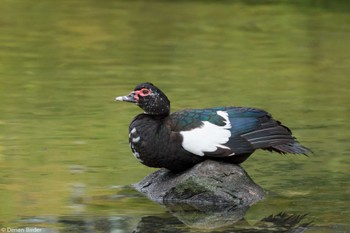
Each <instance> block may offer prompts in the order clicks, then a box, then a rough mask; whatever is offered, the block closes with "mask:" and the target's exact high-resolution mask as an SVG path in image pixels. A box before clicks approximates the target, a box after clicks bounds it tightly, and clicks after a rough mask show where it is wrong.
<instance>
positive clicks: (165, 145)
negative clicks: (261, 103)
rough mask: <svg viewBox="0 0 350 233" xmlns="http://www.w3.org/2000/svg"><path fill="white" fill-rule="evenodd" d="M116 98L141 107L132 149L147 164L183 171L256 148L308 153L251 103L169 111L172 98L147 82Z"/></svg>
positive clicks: (235, 159) (238, 159) (238, 158)
mask: <svg viewBox="0 0 350 233" xmlns="http://www.w3.org/2000/svg"><path fill="white" fill-rule="evenodd" d="M115 100H116V101H122V102H128V103H133V104H136V105H137V106H139V107H140V108H141V109H142V110H143V111H144V112H143V113H141V114H139V115H137V116H136V117H135V118H134V119H133V120H132V121H131V123H130V126H129V143H130V148H131V151H132V153H133V155H134V156H135V157H136V159H138V160H139V161H140V162H141V163H142V164H144V165H146V166H148V167H155V168H166V169H168V170H170V171H174V172H181V171H184V170H186V169H189V168H191V167H193V166H194V165H195V164H197V163H200V162H203V161H204V160H208V159H209V160H217V161H222V162H225V163H233V164H241V163H242V162H244V161H245V160H246V159H247V158H248V157H249V156H250V155H251V154H252V153H253V152H254V151H255V150H257V149H262V150H267V151H270V152H278V153H280V154H286V153H291V154H303V155H306V156H307V155H308V154H309V152H310V150H309V149H308V148H307V147H305V146H303V145H301V144H300V143H299V142H298V141H297V139H296V138H295V137H294V136H293V135H292V132H291V130H290V129H289V128H288V127H287V126H285V125H283V124H282V123H281V122H280V121H278V120H275V119H274V118H272V116H271V114H269V113H268V112H266V111H264V110H261V109H257V108H249V107H236V106H231V107H213V108H204V109H185V110H181V111H177V112H173V113H170V101H169V99H168V97H167V96H166V95H165V94H164V92H163V91H161V90H160V89H159V88H158V87H156V86H155V85H153V84H152V83H150V82H145V83H141V84H139V85H137V86H136V87H135V88H134V90H133V91H131V92H130V94H128V95H126V96H118V97H116V98H115Z"/></svg>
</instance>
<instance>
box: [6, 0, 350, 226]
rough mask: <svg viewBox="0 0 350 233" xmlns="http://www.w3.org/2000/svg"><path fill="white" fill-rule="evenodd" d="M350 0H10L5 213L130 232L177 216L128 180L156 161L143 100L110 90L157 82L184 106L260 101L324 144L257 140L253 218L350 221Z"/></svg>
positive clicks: (26, 220)
mask: <svg viewBox="0 0 350 233" xmlns="http://www.w3.org/2000/svg"><path fill="white" fill-rule="evenodd" d="M349 10H350V8H349V4H348V3H346V1H322V0H320V1H97V0H95V1H94V0H87V1H78V0H72V1H54V0H46V1H44V0H36V1H20V0H13V1H6V0H3V1H0V226H1V227H7V228H14V229H15V228H18V227H25V226H29V227H41V228H40V229H47V230H50V229H53V230H62V231H68V230H69V228H70V227H72V229H74V230H75V231H78V230H79V229H80V230H81V229H82V231H84V230H86V228H84V227H82V225H84V224H85V225H84V226H85V227H87V228H88V229H95V230H96V229H97V230H100V231H101V232H102V231H104V230H103V229H104V228H103V227H102V228H98V227H97V226H98V222H102V223H101V225H103V226H105V225H108V224H109V225H111V224H112V225H113V227H110V228H108V229H109V230H110V229H114V230H115V232H116V231H118V230H119V231H118V232H131V231H132V230H133V229H135V228H136V226H137V225H138V223H139V222H140V219H141V218H142V217H147V216H156V217H157V216H161V217H164V216H169V218H172V215H171V214H170V213H169V212H168V211H167V209H166V208H164V207H162V206H159V205H158V204H155V203H153V202H151V201H149V200H147V199H146V198H145V197H142V196H140V195H138V194H137V193H136V192H134V191H132V190H129V189H128V188H123V187H124V186H127V185H130V184H132V183H135V182H137V181H139V180H141V179H142V178H143V177H144V176H146V175H147V174H149V173H151V172H152V171H154V169H151V168H147V167H144V166H143V165H141V164H139V163H138V161H137V160H136V159H135V158H134V157H133V156H132V153H131V151H130V150H129V145H128V124H129V122H130V121H131V119H132V118H133V117H134V116H135V115H136V114H138V113H140V112H141V110H140V109H138V107H136V106H133V105H131V104H125V103H115V102H114V101H113V99H114V97H115V96H118V95H123V94H127V93H129V91H131V90H132V89H133V88H134V86H135V85H136V84H138V83H140V82H144V81H151V82H153V83H155V84H157V85H158V86H159V87H161V88H162V90H163V91H164V92H165V93H166V94H167V95H168V97H169V98H170V99H171V101H172V109H173V111H176V110H179V109H183V108H201V107H214V106H229V105H237V106H251V107H258V108H263V109H265V110H267V111H269V112H271V113H272V114H273V116H274V117H275V118H277V119H279V120H280V121H282V122H283V123H284V124H286V125H288V126H289V127H290V128H291V129H292V130H293V132H294V134H295V136H297V137H298V139H299V140H300V141H301V142H302V143H303V144H304V145H305V146H307V147H309V148H311V149H312V150H313V152H314V154H313V155H311V156H310V157H308V158H307V157H303V156H295V155H288V156H281V155H278V154H271V153H268V152H263V151H257V152H256V153H255V154H254V155H253V156H251V158H250V159H248V160H247V161H246V162H245V163H244V164H243V167H244V168H245V169H246V170H247V172H248V173H249V174H250V176H251V177H252V178H253V179H254V181H255V182H256V183H258V184H259V185H260V186H262V187H263V188H264V189H265V190H266V191H267V196H266V198H265V199H264V200H263V201H261V202H260V203H258V204H256V205H254V206H252V207H251V208H250V209H249V210H248V212H247V214H246V216H245V220H246V221H247V222H248V224H249V225H254V224H255V223H257V222H258V221H259V220H260V219H262V218H264V217H266V216H268V215H271V214H278V213H279V212H288V213H291V214H308V215H307V216H306V217H305V219H304V221H306V222H311V221H312V222H313V225H312V226H311V227H309V228H308V229H307V230H306V232H350V224H349V223H350V210H349V209H350V185H349V184H350V182H349V180H350V175H349V172H348V171H349V167H350V162H349V156H350V143H349V136H350V126H349V123H348V121H349V117H350V107H349V103H350V101H349V100H350V95H349V89H350V82H349V73H350V72H349V71H350V55H349V54H350V47H349V41H350V24H349V22H350V14H349V12H350V11H349ZM82 223H84V224H82ZM79 224H80V225H79ZM89 224H90V225H89ZM155 226H158V225H157V224H155ZM79 227H81V228H79ZM162 229H163V231H159V232H192V231H193V232H198V231H199V230H198V229H197V230H191V228H190V227H188V226H185V225H182V224H181V223H177V224H175V223H174V222H172V223H169V225H167V224H165V225H164V226H163V228H162ZM227 229H228V228H227ZM227 229H226V230H227ZM230 229H232V228H230ZM109 230H106V231H109ZM158 230H159V229H158ZM150 232H152V231H150ZM217 232H225V228H222V229H221V230H218V231H217Z"/></svg>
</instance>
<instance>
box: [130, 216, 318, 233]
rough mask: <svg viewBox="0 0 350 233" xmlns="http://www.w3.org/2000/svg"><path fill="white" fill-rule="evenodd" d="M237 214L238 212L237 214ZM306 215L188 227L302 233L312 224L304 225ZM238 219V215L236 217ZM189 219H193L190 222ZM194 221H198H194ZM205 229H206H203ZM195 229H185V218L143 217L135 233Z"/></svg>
mask: <svg viewBox="0 0 350 233" xmlns="http://www.w3.org/2000/svg"><path fill="white" fill-rule="evenodd" d="M236 214H237V212H236ZM305 216H306V215H295V214H287V213H284V212H282V213H279V214H277V215H270V216H268V217H266V218H264V219H262V220H261V221H259V222H258V223H257V224H254V225H250V224H249V223H247V222H246V221H245V220H244V219H243V218H236V219H235V217H232V222H230V220H229V219H228V218H227V217H224V219H223V222H225V223H224V224H222V225H221V227H220V228H215V229H214V226H213V225H212V226H210V225H209V223H210V221H208V222H205V221H207V220H208V219H206V220H204V222H205V224H198V223H200V222H201V221H198V219H197V218H191V217H190V218H187V219H186V221H187V222H186V225H188V223H189V222H191V224H192V225H191V227H193V226H194V225H193V223H195V225H196V226H201V228H197V229H195V232H208V230H210V232H212V233H214V232H215V233H232V232H235V233H273V232H278V233H302V232H304V231H306V230H307V229H308V227H309V226H310V225H311V223H310V222H305V223H303V220H304V218H305ZM236 217H238V215H237V216H236ZM189 219H192V220H190V221H189V222H188V220H189ZM193 219H196V220H195V221H193ZM214 219H215V221H213V222H212V223H213V224H215V226H219V225H220V224H218V222H219V219H218V218H216V217H215V218H214ZM223 225H225V227H223ZM202 227H204V228H202ZM193 230H194V229H192V228H189V227H185V225H184V223H183V218H182V219H181V221H179V219H178V218H176V217H174V216H172V215H168V216H162V217H160V216H147V217H143V218H142V219H141V221H140V222H139V224H138V226H137V227H136V228H135V230H134V231H133V233H141V232H142V233H151V232H152V233H153V232H169V233H185V232H194V231H193Z"/></svg>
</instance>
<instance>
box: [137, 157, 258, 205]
mask: <svg viewBox="0 0 350 233" xmlns="http://www.w3.org/2000/svg"><path fill="white" fill-rule="evenodd" d="M134 188H135V189H136V190H138V191H139V192H141V193H144V194H146V195H147V196H148V197H149V198H150V199H151V200H153V201H156V202H158V203H160V204H169V203H170V204H171V203H192V204H205V205H207V204H215V205H218V204H227V203H230V204H231V206H250V205H252V204H253V203H255V202H257V201H259V200H261V199H262V198H263V197H264V190H263V189H262V188H261V187H260V186H258V185H257V184H255V183H254V181H253V180H252V179H251V178H250V177H249V176H248V174H247V173H246V172H245V171H244V169H243V168H242V167H240V166H238V165H235V164H229V163H223V162H218V161H213V160H205V161H204V162H202V163H199V164H196V165H195V166H194V167H192V168H190V169H188V170H186V171H184V172H181V173H173V172H171V171H169V170H167V169H160V170H158V171H156V172H154V173H152V174H150V175H148V176H147V177H145V178H144V179H143V180H142V181H140V182H139V183H137V184H135V185H134Z"/></svg>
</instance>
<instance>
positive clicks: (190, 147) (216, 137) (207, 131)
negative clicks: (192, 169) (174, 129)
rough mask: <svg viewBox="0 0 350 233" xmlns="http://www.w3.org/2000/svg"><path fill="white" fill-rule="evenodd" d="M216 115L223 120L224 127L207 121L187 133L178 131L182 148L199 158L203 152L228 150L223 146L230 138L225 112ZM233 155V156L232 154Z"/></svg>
mask: <svg viewBox="0 0 350 233" xmlns="http://www.w3.org/2000/svg"><path fill="white" fill-rule="evenodd" d="M217 114H218V115H219V116H221V117H223V118H224V122H225V125H224V126H218V125H215V124H213V123H210V122H209V121H203V125H202V126H201V127H199V128H195V129H192V130H189V131H180V134H181V135H182V137H183V141H182V147H183V148H184V149H185V150H187V151H189V152H191V153H193V154H195V155H199V156H204V153H205V152H214V151H216V150H217V149H218V147H219V148H225V149H230V148H229V147H227V146H224V145H223V144H225V143H226V142H228V140H229V139H230V137H231V132H230V128H231V123H230V120H229V118H228V114H227V112H225V111H217ZM232 155H233V154H232Z"/></svg>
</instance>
